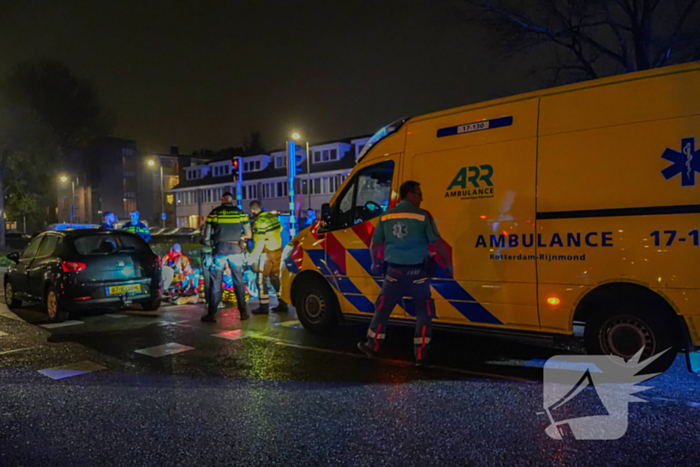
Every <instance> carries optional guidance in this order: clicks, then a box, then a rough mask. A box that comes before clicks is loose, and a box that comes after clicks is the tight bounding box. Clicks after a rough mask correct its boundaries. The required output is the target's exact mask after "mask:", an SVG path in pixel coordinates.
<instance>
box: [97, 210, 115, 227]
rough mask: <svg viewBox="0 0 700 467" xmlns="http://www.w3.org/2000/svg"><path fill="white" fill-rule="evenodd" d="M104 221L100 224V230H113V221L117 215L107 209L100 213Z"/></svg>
mask: <svg viewBox="0 0 700 467" xmlns="http://www.w3.org/2000/svg"><path fill="white" fill-rule="evenodd" d="M102 218H103V219H104V222H103V223H102V225H101V226H100V230H114V223H115V222H117V216H115V215H114V213H113V212H112V211H107V212H106V213H104V214H103V215H102Z"/></svg>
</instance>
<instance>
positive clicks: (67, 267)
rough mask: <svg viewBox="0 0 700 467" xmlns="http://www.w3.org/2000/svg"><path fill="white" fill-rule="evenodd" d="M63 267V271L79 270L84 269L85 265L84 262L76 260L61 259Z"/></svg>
mask: <svg viewBox="0 0 700 467" xmlns="http://www.w3.org/2000/svg"><path fill="white" fill-rule="evenodd" d="M61 266H62V267H63V272H80V271H84V270H85V268H86V267H87V265H86V264H85V263H79V262H77V261H63V262H61Z"/></svg>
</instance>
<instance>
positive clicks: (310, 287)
mask: <svg viewBox="0 0 700 467" xmlns="http://www.w3.org/2000/svg"><path fill="white" fill-rule="evenodd" d="M302 280H304V279H302ZM296 297H297V302H296V304H295V305H296V308H297V316H298V318H299V321H300V322H301V324H302V325H303V326H304V327H305V328H306V329H308V330H309V331H312V332H319V333H320V332H323V331H330V330H332V329H334V328H335V327H336V326H337V325H338V317H339V314H340V313H339V310H338V300H337V298H336V296H335V294H334V293H333V290H332V289H331V288H330V286H329V285H328V284H327V283H326V282H325V281H322V280H320V279H317V278H309V279H305V280H304V282H303V283H302V284H301V285H300V288H299V290H298V292H297V293H296Z"/></svg>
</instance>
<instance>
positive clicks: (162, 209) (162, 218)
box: [160, 163, 165, 228]
mask: <svg viewBox="0 0 700 467" xmlns="http://www.w3.org/2000/svg"><path fill="white" fill-rule="evenodd" d="M160 224H161V227H163V228H165V187H164V186H163V164H162V163H161V164H160Z"/></svg>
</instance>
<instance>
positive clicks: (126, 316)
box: [105, 313, 129, 319]
mask: <svg viewBox="0 0 700 467" xmlns="http://www.w3.org/2000/svg"><path fill="white" fill-rule="evenodd" d="M105 316H109V317H110V318H115V319H116V318H128V317H129V315H115V314H113V313H108V314H106V315H105Z"/></svg>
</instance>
